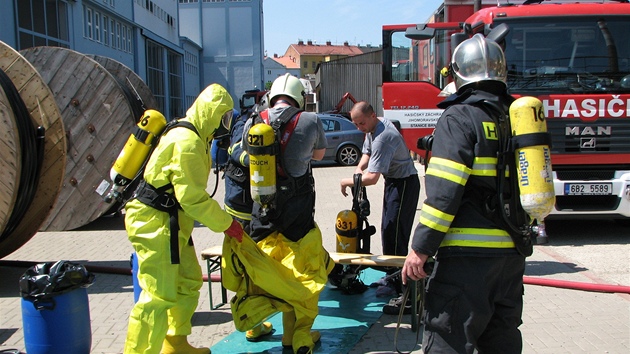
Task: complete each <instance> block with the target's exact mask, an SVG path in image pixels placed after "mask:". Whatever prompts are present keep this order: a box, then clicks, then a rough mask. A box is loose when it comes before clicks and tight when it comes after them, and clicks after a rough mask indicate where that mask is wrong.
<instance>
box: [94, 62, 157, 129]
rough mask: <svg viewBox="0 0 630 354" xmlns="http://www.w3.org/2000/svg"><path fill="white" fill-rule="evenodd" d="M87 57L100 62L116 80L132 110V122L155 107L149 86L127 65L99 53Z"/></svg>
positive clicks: (155, 101) (135, 121)
mask: <svg viewBox="0 0 630 354" xmlns="http://www.w3.org/2000/svg"><path fill="white" fill-rule="evenodd" d="M87 57H88V58H92V59H94V60H95V61H96V62H97V63H99V64H101V65H102V66H103V67H104V68H105V69H107V71H108V72H109V73H110V74H112V76H113V77H114V78H115V79H116V80H117V81H118V84H119V85H120V86H121V88H122V89H123V91H125V95H126V96H127V99H128V101H129V103H130V105H131V107H132V109H133V110H134V115H133V117H134V118H135V119H134V124H136V123H138V120H139V119H140V117H142V113H144V111H145V110H147V109H156V108H157V100H156V99H155V96H153V92H151V89H150V88H149V86H147V84H146V83H145V82H144V81H143V80H142V78H141V77H140V76H138V74H136V73H135V72H133V70H131V69H130V68H129V67H128V66H126V65H124V64H123V63H121V62H119V61H117V60H114V59H112V58H108V57H104V56H101V55H91V54H87Z"/></svg>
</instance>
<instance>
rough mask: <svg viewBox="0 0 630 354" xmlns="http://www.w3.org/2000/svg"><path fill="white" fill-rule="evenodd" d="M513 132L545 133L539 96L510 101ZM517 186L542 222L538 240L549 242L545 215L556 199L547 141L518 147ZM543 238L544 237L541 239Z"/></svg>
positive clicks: (523, 200)
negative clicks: (544, 221) (545, 228)
mask: <svg viewBox="0 0 630 354" xmlns="http://www.w3.org/2000/svg"><path fill="white" fill-rule="evenodd" d="M510 126H511V129H512V136H513V137H515V138H518V137H519V136H523V135H526V134H536V133H546V132H547V123H546V122H545V114H544V111H543V105H542V102H541V101H540V100H539V99H538V98H536V97H529V96H527V97H521V98H519V99H517V100H516V101H514V102H513V103H512V104H511V105H510ZM515 159H516V164H517V166H516V170H517V173H518V186H519V191H520V200H521V205H522V206H523V209H524V210H525V211H526V212H527V214H529V216H530V217H532V218H533V219H536V220H537V221H538V222H539V227H538V230H537V232H538V236H539V239H538V243H541V241H542V242H546V235H545V234H544V224H543V220H544V218H545V217H546V216H547V215H549V213H551V210H552V209H553V206H554V204H555V201H556V196H555V193H554V186H553V173H552V169H551V149H550V148H549V146H548V145H543V144H541V145H533V146H524V147H518V146H517V148H516V149H515ZM541 238H544V239H541Z"/></svg>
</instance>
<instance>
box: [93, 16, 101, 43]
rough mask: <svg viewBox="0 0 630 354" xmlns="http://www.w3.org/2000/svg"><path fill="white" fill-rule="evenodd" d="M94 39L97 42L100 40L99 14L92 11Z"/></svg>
mask: <svg viewBox="0 0 630 354" xmlns="http://www.w3.org/2000/svg"><path fill="white" fill-rule="evenodd" d="M92 39H94V40H95V41H97V42H99V43H100V42H101V14H100V13H98V12H94V38H92Z"/></svg>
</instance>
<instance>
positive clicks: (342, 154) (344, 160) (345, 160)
mask: <svg viewBox="0 0 630 354" xmlns="http://www.w3.org/2000/svg"><path fill="white" fill-rule="evenodd" d="M360 154H361V151H359V148H357V147H356V146H354V145H346V146H343V147H341V149H339V151H337V163H338V164H340V165H342V166H353V165H356V164H358V163H359V158H360V156H361V155H360Z"/></svg>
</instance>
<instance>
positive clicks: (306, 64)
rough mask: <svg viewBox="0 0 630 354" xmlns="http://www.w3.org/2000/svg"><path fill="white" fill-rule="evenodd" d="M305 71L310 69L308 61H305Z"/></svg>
mask: <svg viewBox="0 0 630 354" xmlns="http://www.w3.org/2000/svg"><path fill="white" fill-rule="evenodd" d="M304 69H308V62H307V61H306V60H305V61H304Z"/></svg>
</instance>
